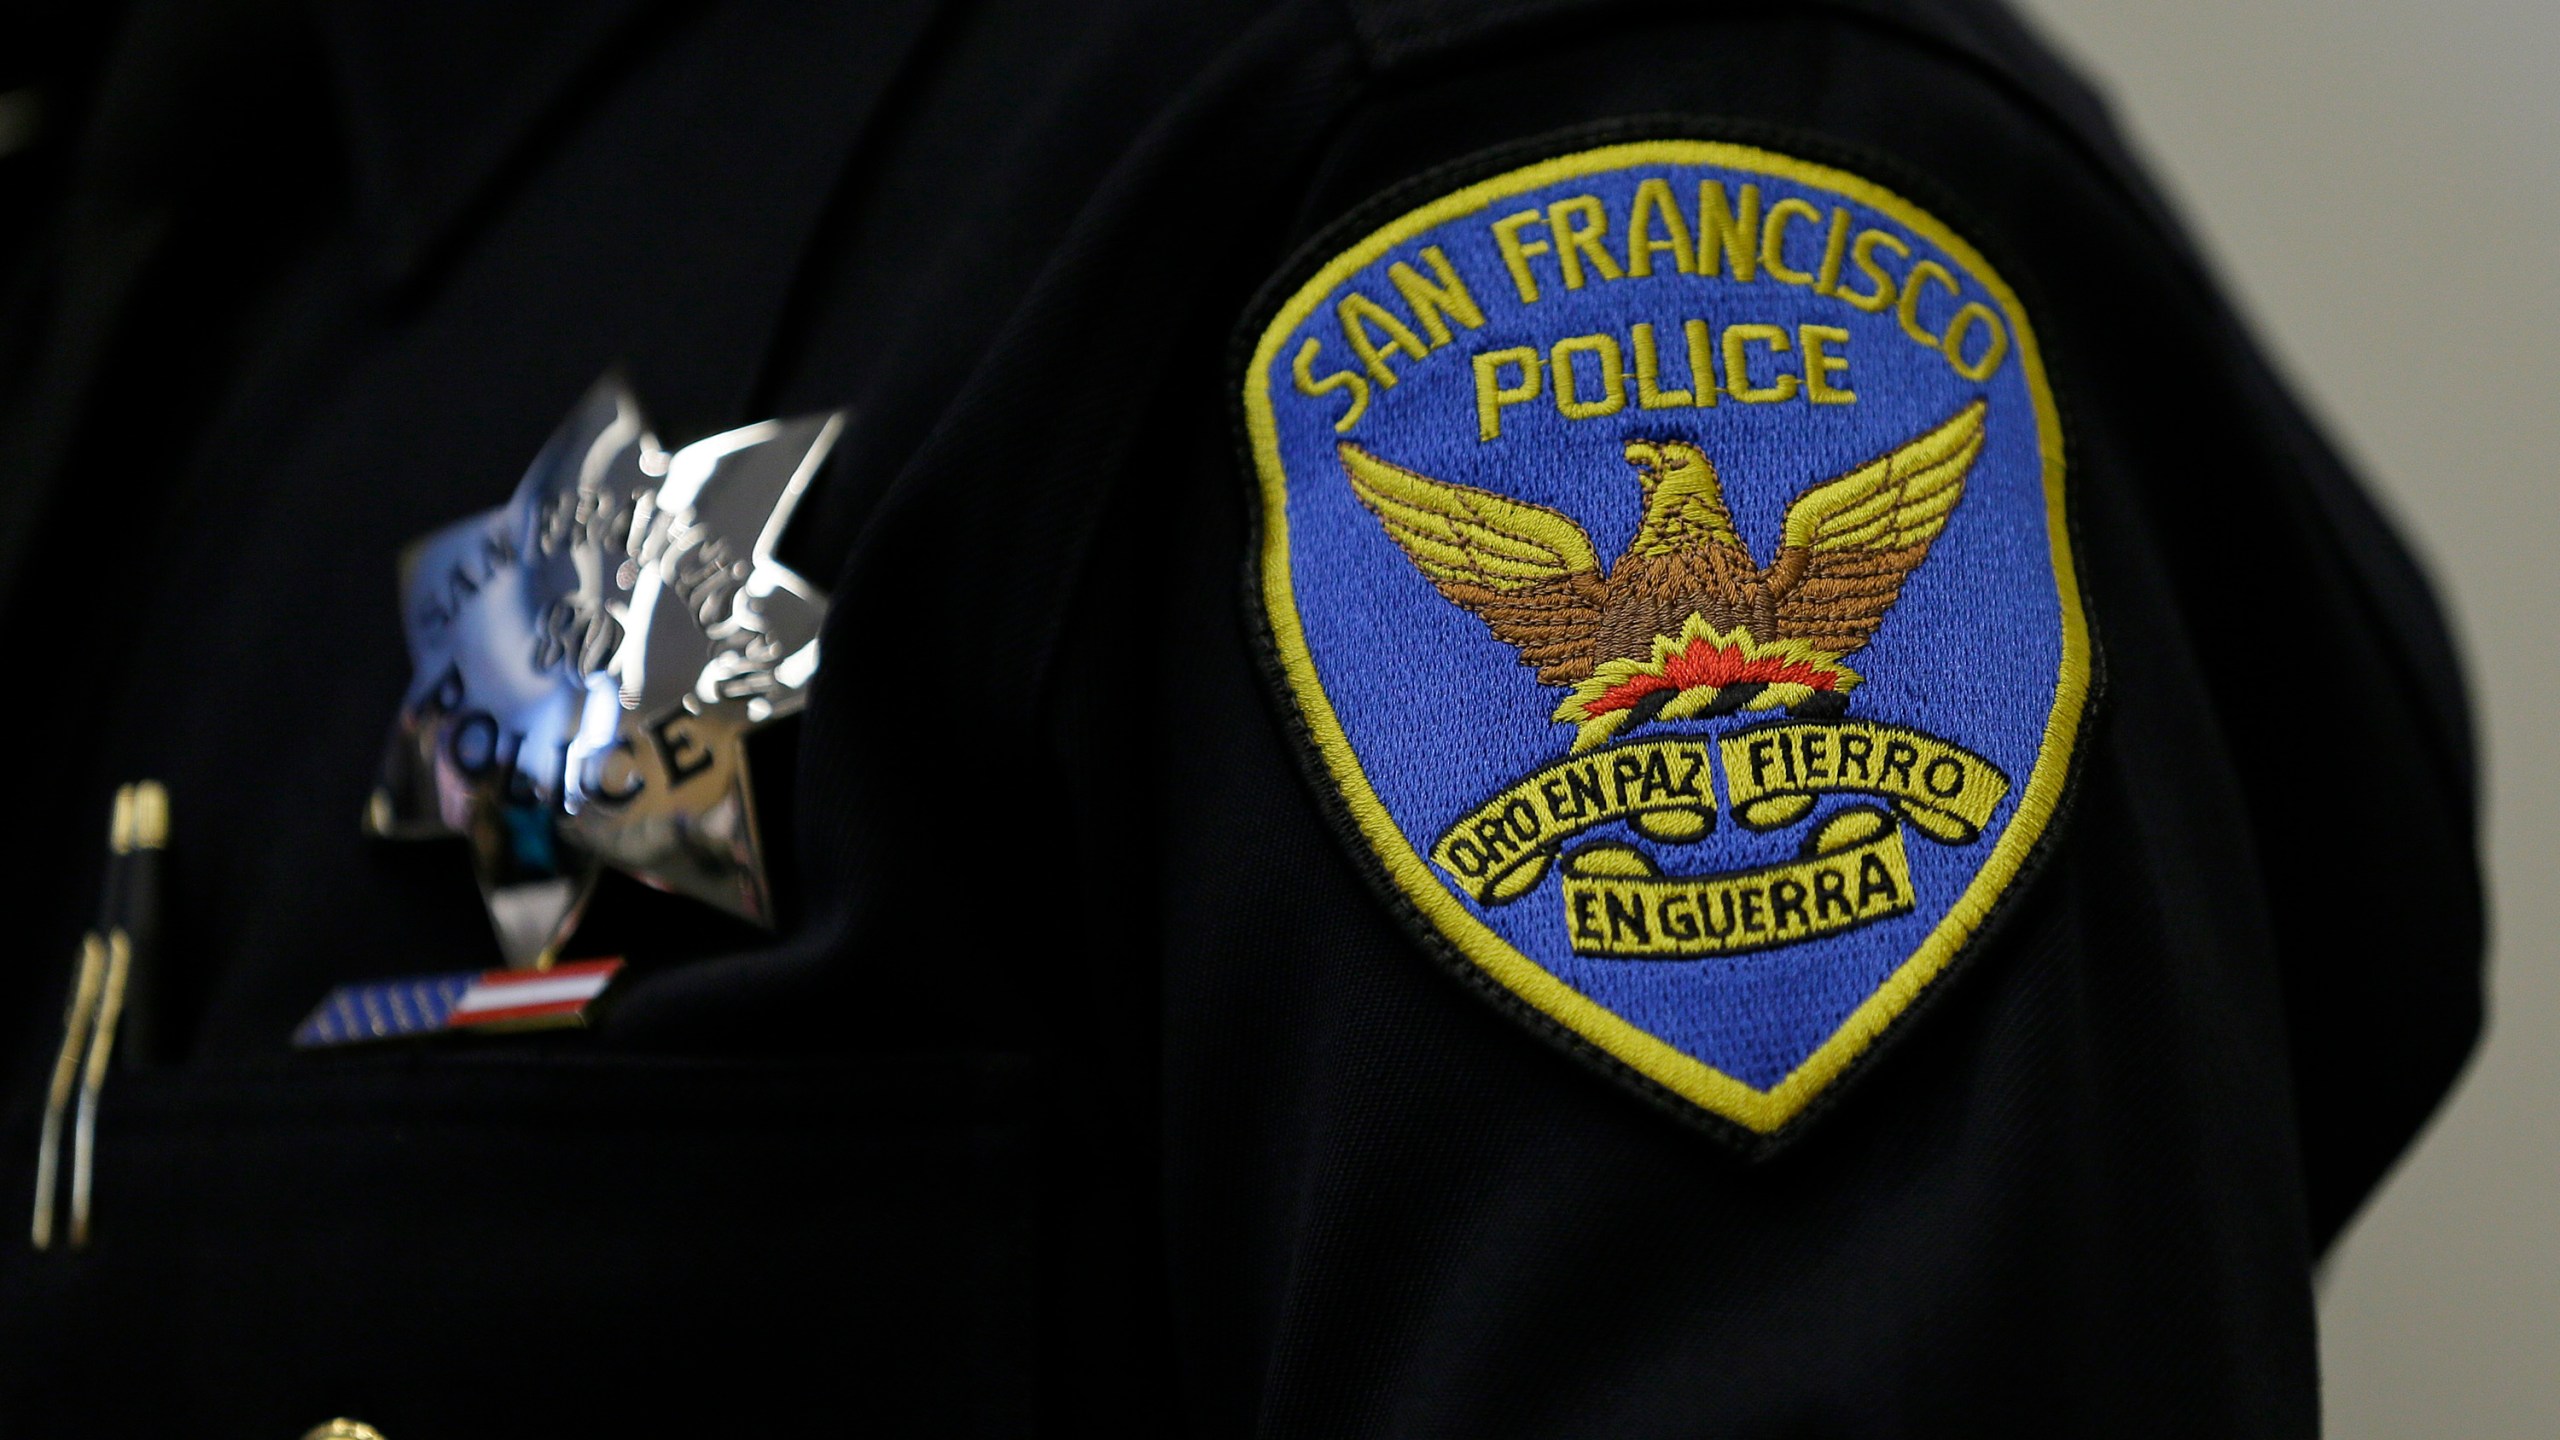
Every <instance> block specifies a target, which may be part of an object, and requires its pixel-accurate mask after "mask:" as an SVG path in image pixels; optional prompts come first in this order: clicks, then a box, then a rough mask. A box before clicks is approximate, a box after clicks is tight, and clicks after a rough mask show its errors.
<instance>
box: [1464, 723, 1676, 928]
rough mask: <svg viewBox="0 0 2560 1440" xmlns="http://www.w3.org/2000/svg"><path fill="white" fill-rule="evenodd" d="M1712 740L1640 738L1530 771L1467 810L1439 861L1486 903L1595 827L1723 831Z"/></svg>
mask: <svg viewBox="0 0 2560 1440" xmlns="http://www.w3.org/2000/svg"><path fill="white" fill-rule="evenodd" d="M1710 749H1711V745H1710V742H1709V741H1707V740H1706V739H1704V738H1703V737H1700V736H1695V735H1690V736H1675V737H1670V738H1666V739H1661V740H1634V741H1629V742H1628V743H1626V744H1623V745H1613V746H1610V747H1609V748H1607V749H1604V750H1593V751H1589V752H1587V753H1584V754H1581V755H1575V756H1571V757H1569V758H1567V759H1563V760H1559V761H1557V762H1556V763H1554V764H1553V765H1549V766H1546V767H1545V768H1543V769H1540V770H1535V771H1532V772H1530V773H1529V774H1528V775H1526V776H1524V777H1522V778H1521V779H1519V780H1515V781H1513V782H1512V783H1511V784H1510V785H1507V786H1505V787H1504V788H1503V790H1502V793H1501V794H1499V795H1496V796H1494V797H1493V798H1492V799H1490V800H1487V801H1486V802H1484V803H1483V804H1482V805H1479V806H1477V807H1476V808H1475V809H1474V810H1472V811H1469V812H1468V813H1467V814H1466V815H1464V816H1462V817H1461V818H1460V819H1459V821H1458V823H1457V824H1455V825H1452V826H1450V827H1449V828H1448V830H1447V831H1446V832H1445V833H1443V834H1442V835H1441V837H1440V840H1439V843H1437V844H1435V845H1433V846H1432V847H1431V859H1432V861H1433V862H1434V863H1435V864H1437V865H1439V867H1440V868H1441V869H1443V870H1446V871H1447V872H1449V874H1450V875H1452V876H1453V877H1455V878H1456V879H1457V881H1458V883H1459V884H1460V885H1463V886H1465V887H1466V889H1467V893H1468V894H1470V895H1473V896H1474V897H1475V898H1476V900H1477V902H1478V903H1479V904H1486V905H1499V904H1501V903H1502V902H1504V901H1506V900H1516V899H1518V898H1519V897H1520V896H1522V895H1523V894H1526V893H1527V892H1528V890H1529V887H1531V886H1533V885H1535V884H1537V883H1538V879H1539V877H1540V876H1543V875H1545V874H1546V873H1547V865H1548V863H1549V862H1550V861H1552V860H1553V859H1554V858H1555V855H1556V851H1557V850H1558V849H1559V848H1560V847H1562V846H1563V844H1564V843H1565V842H1566V841H1568V840H1570V839H1572V838H1573V837H1574V836H1576V835H1579V834H1581V833H1582V832H1583V831H1585V830H1588V829H1590V828H1591V827H1592V826H1594V825H1605V824H1607V823H1609V822H1610V821H1612V820H1625V821H1627V822H1628V823H1630V824H1632V825H1633V826H1635V829H1636V833H1638V834H1640V835H1643V836H1644V837H1645V838H1647V839H1649V840H1663V841H1673V842H1677V841H1684V840H1695V839H1697V838H1698V837H1699V836H1701V835H1704V834H1706V833H1707V832H1708V831H1709V830H1712V829H1714V828H1715V823H1716V797H1715V787H1714V785H1713V784H1712V783H1711V782H1710V781H1709V780H1708V778H1707V777H1708V769H1707V767H1708V756H1709V753H1710Z"/></svg>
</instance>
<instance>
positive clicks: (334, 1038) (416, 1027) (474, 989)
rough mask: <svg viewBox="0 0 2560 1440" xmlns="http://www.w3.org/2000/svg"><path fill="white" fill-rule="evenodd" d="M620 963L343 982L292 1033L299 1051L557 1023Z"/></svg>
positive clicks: (582, 1017) (581, 1013) (581, 1007)
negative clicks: (454, 1031) (355, 982)
mask: <svg viewBox="0 0 2560 1440" xmlns="http://www.w3.org/2000/svg"><path fill="white" fill-rule="evenodd" d="M621 970H622V962H621V961H620V960H577V961H572V962H570V963H569V964H566V965H554V966H552V967H551V968H550V969H548V970H466V971H463V972H461V973H459V974H453V975H413V976H410V977H408V978H406V979H401V980H369V981H366V982H364V983H362V984H357V985H341V986H339V987H338V988H336V989H335V990H332V991H330V992H329V993H328V995H327V996H326V997H325V998H324V999H322V1000H321V1002H320V1003H319V1004H318V1005H317V1006H315V1007H314V1008H313V1009H312V1011H311V1014H310V1015H309V1016H307V1017H306V1018H305V1019H304V1020H303V1022H302V1024H301V1025H300V1026H298V1027H297V1028H296V1029H295V1030H294V1032H293V1045H294V1048H295V1049H297V1050H316V1049H324V1048H327V1047H329V1046H334V1045H360V1044H364V1043H366V1042H369V1041H374V1040H402V1039H408V1038H410V1037H413V1036H418V1035H435V1034H443V1033H445V1032H447V1031H453V1030H481V1031H507V1030H555V1029H563V1028H569V1027H574V1026H579V1025H584V1024H585V1023H587V1014H588V1010H589V1007H591V1006H592V1005H593V1004H594V1003H595V1000H596V997H597V996H599V995H602V994H603V993H604V991H605V987H606V986H608V985H610V984H612V983H613V977H614V976H615V975H617V974H619V973H621Z"/></svg>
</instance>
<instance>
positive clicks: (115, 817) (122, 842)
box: [107, 785, 133, 855]
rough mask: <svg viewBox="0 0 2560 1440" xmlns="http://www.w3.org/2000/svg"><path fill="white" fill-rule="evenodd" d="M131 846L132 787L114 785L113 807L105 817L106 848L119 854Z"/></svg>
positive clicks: (112, 852)
mask: <svg viewBox="0 0 2560 1440" xmlns="http://www.w3.org/2000/svg"><path fill="white" fill-rule="evenodd" d="M132 848H133V787H132V786H130V785H119V786H117V787H116V803H115V808H114V809H113V810H112V811H110V812H109V814H108V817H107V850H108V852H109V853H110V854H115V855H121V854H123V853H124V852H126V851H127V850H130V849H132Z"/></svg>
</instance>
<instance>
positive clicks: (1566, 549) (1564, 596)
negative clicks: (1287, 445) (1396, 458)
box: [1340, 444, 1601, 685]
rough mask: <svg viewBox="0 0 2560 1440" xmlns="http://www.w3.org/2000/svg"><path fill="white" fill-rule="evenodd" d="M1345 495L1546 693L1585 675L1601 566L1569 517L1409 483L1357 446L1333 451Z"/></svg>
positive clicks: (1425, 482) (1504, 499)
mask: <svg viewBox="0 0 2560 1440" xmlns="http://www.w3.org/2000/svg"><path fill="white" fill-rule="evenodd" d="M1340 451H1341V455H1342V468H1343V472H1344V473H1345V474H1347V475H1348V476H1349V477H1350V479H1351V493H1353V494H1354V495H1357V496H1359V497H1360V503H1361V504H1363V505H1366V506H1367V507H1369V513H1371V514H1373V515H1375V516H1377V517H1378V523H1379V524H1381V525H1383V526H1385V527H1386V531H1387V536H1388V538H1389V539H1391V540H1393V541H1395V542H1396V544H1397V545H1398V546H1399V547H1401V548H1402V549H1403V551H1404V553H1405V555H1406V556H1407V557H1408V558H1410V559H1411V560H1412V561H1413V564H1414V568H1415V569H1417V570H1420V571H1421V572H1422V573H1423V576H1424V578H1426V579H1428V580H1430V582H1431V583H1432V584H1433V585H1434V586H1436V587H1438V589H1439V591H1440V593H1441V594H1442V595H1444V596H1447V597H1448V599H1449V600H1450V602H1451V603H1453V604H1456V605H1458V606H1460V607H1461V608H1463V609H1466V610H1468V611H1471V612H1473V613H1474V614H1475V615H1476V617H1477V618H1479V619H1481V620H1483V621H1484V623H1485V624H1486V625H1487V626H1488V627H1490V628H1491V629H1492V631H1493V633H1494V637H1495V638H1496V639H1499V640H1502V641H1504V642H1506V643H1508V644H1511V645H1514V646H1516V647H1518V648H1519V651H1520V661H1521V663H1522V664H1524V665H1535V666H1537V667H1538V678H1539V679H1540V680H1543V681H1545V682H1546V683H1547V684H1550V685H1569V684H1572V683H1573V682H1575V681H1577V680H1580V679H1582V678H1584V677H1585V676H1587V675H1589V674H1590V673H1591V665H1592V656H1591V650H1592V645H1593V643H1594V641H1595V639H1596V637H1597V636H1598V633H1599V626H1600V598H1601V580H1600V557H1599V555H1598V554H1596V553H1595V552H1594V551H1593V550H1592V548H1591V537H1590V536H1589V535H1587V534H1585V533H1583V529H1582V527H1581V526H1580V525H1577V524H1575V523H1574V522H1573V518H1572V517H1571V516H1568V515H1565V514H1562V513H1560V512H1558V511H1554V510H1550V509H1548V508H1546V507H1545V506H1543V505H1532V504H1530V503H1528V502H1527V501H1525V500H1514V499H1511V498H1510V497H1508V496H1504V495H1496V494H1494V493H1493V492H1492V491H1490V490H1478V489H1476V488H1475V487H1473V486H1470V485H1453V484H1450V483H1449V482H1447V481H1445V480H1434V479H1432V478H1431V477H1429V476H1427V475H1420V474H1416V473H1415V472H1413V471H1411V470H1407V469H1405V468H1404V467H1403V466H1401V465H1391V464H1389V463H1387V462H1386V461H1384V460H1381V459H1379V458H1378V457H1377V456H1375V455H1372V454H1370V453H1369V452H1368V451H1366V450H1363V449H1361V448H1360V447H1359V446H1357V445H1351V444H1344V445H1342V446H1341V447H1340Z"/></svg>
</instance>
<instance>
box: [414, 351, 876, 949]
mask: <svg viewBox="0 0 2560 1440" xmlns="http://www.w3.org/2000/svg"><path fill="white" fill-rule="evenodd" d="M844 424H845V416H844V414H843V413H842V412H836V413H832V414H825V415H813V416H806V417H803V418H800V419H796V420H772V421H766V422H764V423H762V424H758V425H749V426H746V427H744V428H742V429H737V430H731V431H728V432H727V433H725V434H720V435H714V436H712V437H711V438H709V439H707V440H701V441H697V442H695V443H694V444H691V445H687V446H685V447H683V448H682V449H679V450H676V451H673V452H669V451H666V450H664V449H662V448H660V446H659V445H658V443H657V440H656V438H655V437H653V436H652V435H651V434H650V433H649V428H648V425H647V423H646V421H645V420H644V419H643V418H642V416H641V413H640V407H639V404H638V402H637V401H635V400H634V399H633V398H632V396H631V393H630V391H629V390H628V388H626V387H625V386H624V385H623V383H622V382H621V381H620V379H618V378H617V377H614V376H607V377H606V378H605V379H604V380H602V381H599V382H598V383H597V384H596V386H595V388H594V389H592V390H590V391H589V392H588V393H587V396H586V398H585V399H584V400H582V401H580V402H579V404H578V407H577V409H576V410H575V411H574V412H572V413H571V415H570V416H569V418H568V420H567V421H565V422H564V423H563V424H562V425H561V427H560V429H559V430H558V431H557V432H555V433H554V434H553V435H552V437H551V439H550V441H549V442H548V443H547V444H545V445H544V446H543V449H542V453H541V454H540V455H538V456H536V457H535V459H534V462H533V466H532V468H531V469H529V470H527V471H526V472H525V476H524V479H523V481H522V482H521V483H519V484H518V485H517V486H516V490H515V494H514V495H513V496H512V497H511V498H510V499H509V500H508V501H507V503H506V504H504V505H502V506H500V507H498V508H497V509H495V510H491V511H487V512H485V513H483V514H480V515H475V516H472V517H471V518H469V519H467V520H463V521H460V522H458V523H456V524H453V525H449V526H446V527H445V528H444V529H441V530H438V531H436V532H434V533H432V534H430V535H428V536H426V537H425V538H423V539H421V540H419V541H418V542H417V543H415V544H414V545H412V546H410V547H409V549H408V551H407V552H405V553H404V554H403V555H402V557H401V577H400V593H401V606H402V614H403V623H404V626H405V628H406V630H407V634H408V642H409V654H410V658H411V660H412V661H413V662H414V664H415V666H416V675H415V678H414V679H413V680H412V681H411V683H410V686H409V691H408V694H407V696H406V697H405V698H404V699H403V700H402V702H401V705H400V713H399V716H398V718H397V719H396V720H395V721H394V722H393V725H392V733H391V740H390V744H389V746H388V747H387V749H386V753H385V755H384V757H383V767H382V778H381V783H380V786H379V788H377V789H376V791H375V792H374V795H373V799H372V803H371V805H370V806H369V808H368V810H367V814H366V828H367V829H368V830H369V831H371V832H372V833H374V834H376V835H380V836H384V837H386V838H392V839H421V838H431V837H443V836H454V835H459V836H461V837H463V838H464V839H465V840H467V841H469V843H470V847H471V853H472V858H473V860H474V862H475V868H476V869H477V872H478V875H479V881H480V889H481V893H482V895H483V897H484V898H485V899H486V900H487V902H488V906H489V918H490V921H491V922H492V924H493V925H494V926H495V928H496V930H497V934H498V944H499V948H500V949H501V950H502V951H504V953H505V955H506V958H507V963H508V964H509V965H512V966H515V967H518V968H537V969H538V968H546V967H548V966H549V965H550V964H551V963H552V961H553V960H554V959H556V958H557V956H558V954H559V950H560V947H561V946H562V945H564V944H565V943H567V941H568V939H569V937H570V935H571V934H572V933H573V932H574V931H575V930H576V929H577V926H578V921H579V919H580V917H581V916H582V915H583V914H584V913H585V910H586V906H587V902H588V900H589V899H590V897H592V895H593V894H594V892H595V886H596V880H597V878H598V876H600V875H601V874H602V873H603V871H604V869H605V867H607V866H610V867H612V868H614V869H616V870H620V871H622V872H623V873H625V874H628V875H630V876H632V877H633V878H635V879H637V880H640V881H642V882H643V883H645V884H648V885H652V886H655V887H657V888H658V889H660V890H665V891H668V892H671V893H674V894H679V895H686V896H690V897H692V898H694V899H697V900H701V901H704V902H706V903H708V904H710V905H714V906H716V907H718V908H719V909H721V910H724V911H726V912H728V913H729V914H732V915H735V916H738V917H739V918H741V919H744V920H748V921H751V922H754V923H756V924H759V925H766V926H770V925H771V924H772V923H773V898H772V891H771V886H770V884H769V882H768V880H767V877H766V873H765V863H764V855H763V851H762V848H761V846H760V844H759V841H758V838H757V833H756V815H755V801H754V791H753V790H752V788H751V787H750V786H749V784H748V779H747V757H746V749H745V740H746V737H747V735H748V734H749V733H750V732H752V731H754V730H756V729H757V728H759V727H761V726H764V725H767V724H770V723H771V722H773V721H776V720H779V719H781V718H783V717H784V716H786V715H790V714H792V713H794V712H796V711H797V710H799V709H800V707H801V706H802V704H804V703H805V702H806V699H807V696H808V687H809V682H810V680H811V679H812V678H813V677H814V676H815V675H816V673H817V668H818V627H819V623H820V622H821V621H822V620H823V619H824V618H825V616H826V608H827V602H826V597H825V596H824V595H822V594H820V593H819V592H818V590H817V589H816V588H815V587H813V586H811V585H810V584H809V583H808V582H807V581H806V580H803V579H802V578H801V577H800V576H798V575H796V574H794V573H792V571H791V570H790V569H788V568H787V567H785V566H784V565H782V564H781V563H780V562H778V561H777V560H775V559H774V555H773V551H774V545H775V543H776V542H777V541H778V540H779V539H780V537H781V535H782V532H783V529H784V527H785V526H786V525H788V524H789V523H790V519H791V512H792V509H793V507H794V506H795V505H797V504H798V502H799V499H800V496H801V495H802V493H803V492H804V491H806V490H807V488H808V485H809V482H810V479H811V477H813V476H814V475H815V474H816V473H817V471H818V469H819V467H820V466H821V465H823V464H824V463H825V461H826V458H827V453H828V451H829V450H830V449H832V448H833V446H834V444H835V441H836V437H837V436H838V435H839V434H841V433H842V431H843V429H844Z"/></svg>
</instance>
